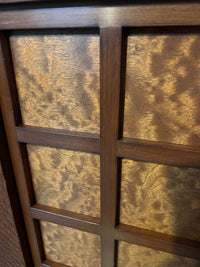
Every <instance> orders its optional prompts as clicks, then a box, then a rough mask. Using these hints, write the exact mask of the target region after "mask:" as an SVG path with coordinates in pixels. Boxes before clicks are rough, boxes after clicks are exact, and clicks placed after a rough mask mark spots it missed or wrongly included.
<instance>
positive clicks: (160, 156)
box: [117, 138, 200, 168]
mask: <svg viewBox="0 0 200 267" xmlns="http://www.w3.org/2000/svg"><path fill="white" fill-rule="evenodd" d="M117 155H118V157H120V158H128V159H132V160H139V161H146V162H154V163H159V164H165V165H173V166H182V167H193V168H200V148H198V147H190V146H184V145H172V144H164V143H159V142H152V141H141V140H137V139H135V140H134V139H125V138H124V139H121V140H119V141H118V146H117Z"/></svg>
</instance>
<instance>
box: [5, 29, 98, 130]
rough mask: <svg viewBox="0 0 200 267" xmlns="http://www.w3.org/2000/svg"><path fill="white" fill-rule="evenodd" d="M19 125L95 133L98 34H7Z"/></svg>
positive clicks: (96, 120)
mask: <svg viewBox="0 0 200 267" xmlns="http://www.w3.org/2000/svg"><path fill="white" fill-rule="evenodd" d="M10 43H11V47H12V54H13V62H14V69H15V75H16V81H17V86H18V95H19V101H20V107H21V112H22V119H23V123H24V124H26V125H31V126H41V127H49V128H54V129H65V130H70V131H79V132H89V133H90V132H91V133H96V134H99V38H98V36H95V35H94V36H90V35H79V34H78V35H46V36H45V35H38V36H34V35H32V36H31V35H29V36H23V35H22V36H20V35H19V36H11V38H10Z"/></svg>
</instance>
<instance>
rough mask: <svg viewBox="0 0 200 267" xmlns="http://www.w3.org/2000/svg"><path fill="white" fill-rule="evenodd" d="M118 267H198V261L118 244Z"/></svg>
mask: <svg viewBox="0 0 200 267" xmlns="http://www.w3.org/2000/svg"><path fill="white" fill-rule="evenodd" d="M117 266H118V267H133V266H134V267H141V266H142V267H149V266H153V267H172V266H173V267H180V266H181V267H199V266H200V261H198V260H195V259H190V258H186V257H181V256H177V255H173V254H169V253H166V252H162V251H158V250H154V249H150V248H146V247H140V246H137V245H133V244H129V243H126V242H121V241H120V242H119V254H118V265H117Z"/></svg>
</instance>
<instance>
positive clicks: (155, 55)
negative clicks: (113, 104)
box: [124, 34, 200, 145]
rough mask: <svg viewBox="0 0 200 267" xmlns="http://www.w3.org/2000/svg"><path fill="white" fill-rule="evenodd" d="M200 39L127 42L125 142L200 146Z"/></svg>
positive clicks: (136, 38) (170, 37) (155, 37)
mask: <svg viewBox="0 0 200 267" xmlns="http://www.w3.org/2000/svg"><path fill="white" fill-rule="evenodd" d="M199 44H200V35H194V34H187V35H184V34H182V35H180V34H173V35H169V34H162V35H156V34H155V35H154V34H150V35H148V34H147V35H142V34H141V35H135V36H129V37H128V45H127V65H126V90H125V91H126V92H125V111H124V137H131V138H140V139H144V140H153V141H161V142H169V143H176V144H186V145H200V134H199V132H200V121H199V113H200V112H199V101H200V98H199V95H200V89H199V87H198V84H199V75H200V66H199V63H198V62H199V59H200V53H199Z"/></svg>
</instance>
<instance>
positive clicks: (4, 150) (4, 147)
mask: <svg viewBox="0 0 200 267" xmlns="http://www.w3.org/2000/svg"><path fill="white" fill-rule="evenodd" d="M0 148H1V149H0V176H1V175H2V176H3V174H4V177H5V181H6V186H7V192H8V195H9V200H10V204H11V207H12V214H13V217H14V221H15V225H16V230H17V233H18V237H19V241H20V245H21V249H22V253H23V257H24V262H25V264H26V266H28V267H33V260H32V256H31V251H30V246H29V242H28V238H27V232H26V228H25V224H24V219H23V215H22V208H21V205H20V201H19V195H18V191H17V186H16V182H15V177H14V173H13V168H12V162H11V159H10V154H9V149H8V144H7V140H6V135H5V131H4V126H3V119H2V114H1V109H0ZM1 167H2V169H3V173H2V169H1ZM3 179H4V178H3Z"/></svg>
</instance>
